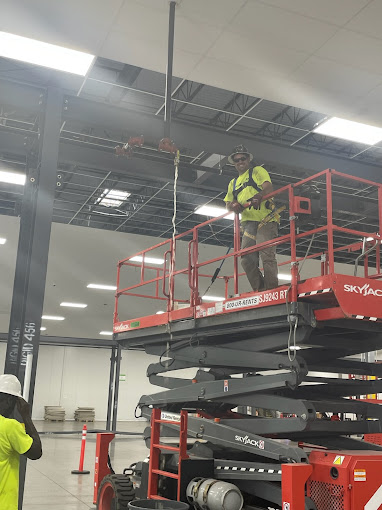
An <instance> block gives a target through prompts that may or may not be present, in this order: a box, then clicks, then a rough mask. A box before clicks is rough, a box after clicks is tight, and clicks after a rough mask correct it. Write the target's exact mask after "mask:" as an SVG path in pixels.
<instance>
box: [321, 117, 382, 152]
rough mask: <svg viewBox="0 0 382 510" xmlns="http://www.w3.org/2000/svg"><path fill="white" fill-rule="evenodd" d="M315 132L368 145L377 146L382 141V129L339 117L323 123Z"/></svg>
mask: <svg viewBox="0 0 382 510" xmlns="http://www.w3.org/2000/svg"><path fill="white" fill-rule="evenodd" d="M313 132H314V133H319V134H321V135H327V136H333V137H334V138H341V139H342V140H349V141H351V142H356V143H364V144H366V145H375V144H376V143H378V142H380V141H381V140H382V128H378V127H374V126H369V125H368V124H362V123H360V122H354V121H351V120H346V119H340V118H338V117H332V118H331V119H328V120H326V121H325V122H322V123H321V124H319V125H318V126H317V127H316V128H314V129H313Z"/></svg>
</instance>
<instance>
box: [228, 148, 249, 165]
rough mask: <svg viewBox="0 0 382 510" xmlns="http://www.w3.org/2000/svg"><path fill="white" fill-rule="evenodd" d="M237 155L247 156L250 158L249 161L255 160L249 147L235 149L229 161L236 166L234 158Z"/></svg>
mask: <svg viewBox="0 0 382 510" xmlns="http://www.w3.org/2000/svg"><path fill="white" fill-rule="evenodd" d="M236 154H247V155H248V156H249V161H252V160H253V154H251V153H250V152H249V150H248V149H247V147H246V146H245V145H242V144H240V145H236V147H234V148H233V151H232V154H231V155H230V156H228V161H229V162H230V163H231V164H232V165H233V164H234V161H233V159H232V158H233V157H234V156H235V155H236Z"/></svg>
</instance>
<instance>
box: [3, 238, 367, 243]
mask: <svg viewBox="0 0 382 510" xmlns="http://www.w3.org/2000/svg"><path fill="white" fill-rule="evenodd" d="M366 241H374V237H367V238H366ZM0 244H4V243H2V242H1V239H0Z"/></svg>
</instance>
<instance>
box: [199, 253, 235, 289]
mask: <svg viewBox="0 0 382 510" xmlns="http://www.w3.org/2000/svg"><path fill="white" fill-rule="evenodd" d="M231 248H232V243H231V244H230V245H229V246H228V248H227V251H226V255H228V253H229V252H230V251H231ZM225 261H226V259H223V260H222V261H221V262H220V265H219V267H217V268H216V269H215V272H214V274H213V275H212V278H211V283H210V284H209V286H208V287H207V290H206V291H205V292H204V294H203V295H202V299H203V298H204V296H205V295H206V294H207V292H208V291H209V290H210V288H211V287H212V285H213V284H214V282H215V280H216V278H217V277H218V276H219V273H220V270H221V268H222V267H223V264H224V262H225Z"/></svg>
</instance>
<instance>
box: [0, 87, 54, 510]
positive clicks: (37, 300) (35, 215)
mask: <svg viewBox="0 0 382 510" xmlns="http://www.w3.org/2000/svg"><path fill="white" fill-rule="evenodd" d="M62 104H63V94H62V91H61V90H60V89H58V88H54V87H50V88H48V89H47V90H46V92H45V97H43V108H44V119H43V129H42V132H41V133H40V145H39V154H38V161H37V164H36V169H35V170H34V171H33V172H32V171H30V172H29V174H28V178H29V179H28V182H27V185H26V190H25V196H24V203H23V209H22V215H21V219H20V235H19V245H18V254H17V263H16V275H15V281H14V295H13V298H12V310H11V324H10V331H9V336H8V345H7V357H6V363H5V371H11V372H12V373H14V374H16V375H17V376H18V378H19V379H20V382H21V384H23V383H24V377H25V367H26V360H27V354H28V353H31V354H33V362H32V370H31V378H30V387H29V394H28V395H27V396H26V398H27V400H28V401H29V403H30V405H31V406H32V405H33V395H34V386H35V380H36V369H37V361H38V351H39V345H40V327H41V315H42V310H43V304H44V295H45V281H46V272H47V265H48V252H49V242H50V232H51V224H52V216H53V203H54V192H55V187H56V182H57V175H56V174H57V163H58V150H59V139H60V126H61V115H62ZM18 331H19V332H20V338H19V339H18V338H17V332H18ZM21 332H22V334H21ZM16 346H17V351H16ZM16 353H17V356H16ZM25 470H26V458H25V457H22V460H21V463H20V490H19V509H20V510H21V509H22V504H23V493H24V484H25Z"/></svg>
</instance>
